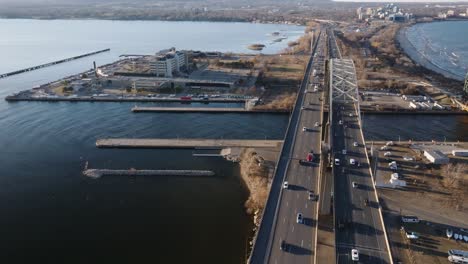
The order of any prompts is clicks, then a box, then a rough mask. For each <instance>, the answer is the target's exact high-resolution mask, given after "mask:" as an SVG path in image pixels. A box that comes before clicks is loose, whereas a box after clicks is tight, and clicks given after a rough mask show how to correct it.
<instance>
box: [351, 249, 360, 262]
mask: <svg viewBox="0 0 468 264" xmlns="http://www.w3.org/2000/svg"><path fill="white" fill-rule="evenodd" d="M351 260H353V261H359V251H358V250H357V249H355V248H353V249H351Z"/></svg>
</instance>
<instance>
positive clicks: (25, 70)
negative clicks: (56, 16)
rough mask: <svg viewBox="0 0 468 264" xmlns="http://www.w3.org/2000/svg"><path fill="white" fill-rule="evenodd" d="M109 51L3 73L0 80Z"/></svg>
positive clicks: (100, 51)
mask: <svg viewBox="0 0 468 264" xmlns="http://www.w3.org/2000/svg"><path fill="white" fill-rule="evenodd" d="M107 51H110V49H103V50H98V51H94V52H90V53H86V54H83V55H79V56H74V57H71V58H66V59H62V60H58V61H53V62H49V63H45V64H41V65H37V66H33V67H29V68H26V69H21V70H17V71H12V72H8V73H3V74H0V79H2V78H6V77H9V76H12V75H16V74H20V73H24V72H28V71H34V70H37V69H41V68H45V67H49V66H53V65H56V64H60V63H64V62H68V61H72V60H77V59H81V58H84V57H88V56H92V55H96V54H99V53H103V52H107Z"/></svg>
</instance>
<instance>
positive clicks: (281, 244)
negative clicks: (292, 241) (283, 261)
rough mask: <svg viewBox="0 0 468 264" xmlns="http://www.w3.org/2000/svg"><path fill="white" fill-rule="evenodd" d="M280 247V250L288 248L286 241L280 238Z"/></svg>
mask: <svg viewBox="0 0 468 264" xmlns="http://www.w3.org/2000/svg"><path fill="white" fill-rule="evenodd" d="M280 249H281V250H282V251H288V250H289V245H288V243H286V241H284V240H281V243H280Z"/></svg>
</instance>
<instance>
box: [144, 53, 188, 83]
mask: <svg viewBox="0 0 468 264" xmlns="http://www.w3.org/2000/svg"><path fill="white" fill-rule="evenodd" d="M187 64H188V61H187V56H186V54H185V52H182V51H176V50H175V49H174V48H173V49H170V50H169V51H167V50H165V51H161V52H159V53H157V54H156V61H155V62H154V64H153V65H151V71H152V72H153V73H154V74H156V76H158V77H172V76H173V73H174V72H179V71H180V69H181V68H182V67H184V66H187Z"/></svg>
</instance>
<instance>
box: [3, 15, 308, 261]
mask: <svg viewBox="0 0 468 264" xmlns="http://www.w3.org/2000/svg"><path fill="white" fill-rule="evenodd" d="M274 31H280V32H281V33H282V34H284V35H287V36H288V37H289V38H290V39H294V38H296V37H297V36H299V35H300V34H301V33H302V32H303V28H302V27H296V26H284V25H279V26H278V25H260V24H246V23H189V22H139V21H137V22H120V21H35V20H0V35H1V36H4V37H2V38H1V39H0V57H1V58H3V59H2V61H1V62H0V72H8V71H11V70H15V69H20V68H24V67H28V66H32V65H37V64H41V63H44V62H48V61H52V60H56V59H60V58H66V57H70V56H74V55H78V54H81V53H85V52H89V51H93V50H98V49H102V48H111V52H108V53H104V54H100V55H97V56H93V57H89V58H85V59H82V60H76V61H73V62H70V63H66V64H62V65H60V66H55V67H50V68H45V69H41V70H39V71H34V72H29V73H27V74H22V75H17V76H14V77H12V78H8V79H2V80H0V97H1V98H2V100H1V101H0V129H1V130H0V131H1V132H0V208H1V209H2V217H0V229H1V231H0V234H1V236H0V248H2V250H1V253H0V256H1V257H0V259H2V262H5V263H25V262H27V263H31V262H38V263H98V262H104V263H109V262H112V263H135V262H136V263H149V262H150V263H240V262H241V261H242V259H243V258H244V256H245V248H246V242H247V240H248V236H249V235H250V230H251V228H252V222H251V219H250V217H249V216H247V215H246V214H245V213H244V211H245V210H244V208H243V203H244V201H245V200H246V197H247V192H246V190H245V188H244V187H243V186H242V185H241V182H240V179H239V177H238V173H239V171H238V167H237V166H236V165H235V164H234V163H231V162H227V161H224V160H222V159H213V158H193V157H192V151H190V150H116V149H113V150H103V149H96V148H95V147H94V143H95V140H96V139H97V138H102V137H140V138H143V137H162V138H172V137H174V136H179V137H184V138H265V137H267V138H274V139H278V138H281V137H282V136H283V133H284V130H285V126H286V123H287V120H288V117H287V116H272V115H236V114H225V115H203V114H182V115H178V114H175V115H174V114H156V113H155V114H132V113H131V112H130V108H131V107H132V106H133V104H130V103H109V104H96V103H77V104H74V103H7V102H5V101H4V100H3V98H4V97H5V96H6V95H8V94H11V93H13V92H17V91H20V90H23V89H29V88H31V87H33V86H35V85H38V84H40V83H44V82H49V81H52V80H56V79H58V78H61V77H64V76H67V75H71V74H75V73H77V72H81V71H84V70H86V69H89V68H91V65H92V61H93V60H96V61H97V62H98V64H103V63H109V62H112V61H114V60H116V59H117V58H118V56H119V55H120V54H123V53H133V54H135V53H136V54H150V53H154V52H156V51H158V50H160V49H164V48H168V47H172V46H175V47H177V48H180V49H199V50H219V51H233V52H245V51H247V50H246V48H245V47H246V46H247V45H248V44H251V43H253V42H268V40H269V39H271V38H272V37H270V36H268V34H269V33H271V32H274ZM5 36H6V37H5ZM285 45H286V43H275V44H274V45H271V46H270V45H269V46H267V48H266V50H265V52H276V51H279V50H281V49H282V48H284V47H285ZM192 106H196V105H192ZM209 106H212V107H222V106H225V105H221V104H210V105H209ZM85 161H89V164H90V166H91V167H93V168H121V169H126V168H132V167H133V168H155V169H171V168H172V169H184V168H185V169H211V170H214V171H215V172H216V173H217V176H216V177H214V178H202V179H190V178H165V177H160V178H152V177H147V178H140V177H139V178H136V179H131V178H127V177H110V178H109V177H108V178H101V179H99V180H91V179H88V178H85V177H83V176H82V175H81V170H82V168H83V166H84V163H85Z"/></svg>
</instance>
